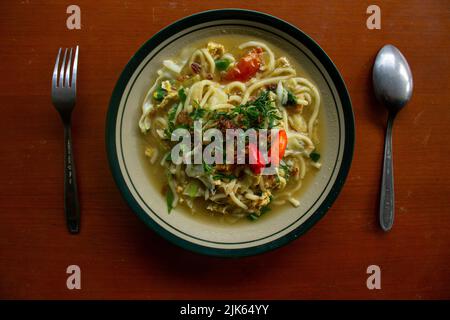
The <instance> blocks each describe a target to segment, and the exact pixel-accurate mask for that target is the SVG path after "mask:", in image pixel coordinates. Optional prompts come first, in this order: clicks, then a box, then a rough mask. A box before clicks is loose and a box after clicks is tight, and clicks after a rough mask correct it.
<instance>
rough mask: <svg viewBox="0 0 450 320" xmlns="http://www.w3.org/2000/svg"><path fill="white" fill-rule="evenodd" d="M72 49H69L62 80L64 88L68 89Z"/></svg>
mask: <svg viewBox="0 0 450 320" xmlns="http://www.w3.org/2000/svg"><path fill="white" fill-rule="evenodd" d="M71 64H72V48H70V51H69V61H68V62H67V68H66V76H65V79H64V86H66V87H70V68H71V67H72V65H71Z"/></svg>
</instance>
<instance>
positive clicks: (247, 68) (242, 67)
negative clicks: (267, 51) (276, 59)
mask: <svg viewBox="0 0 450 320" xmlns="http://www.w3.org/2000/svg"><path fill="white" fill-rule="evenodd" d="M262 52H263V50H262V49H261V48H254V49H252V50H250V51H249V52H248V53H247V54H246V55H245V56H243V57H242V58H241V59H240V60H239V61H238V62H237V63H236V65H235V66H234V67H233V68H232V69H230V70H229V71H228V72H227V74H226V75H225V80H228V81H235V80H238V81H243V82H245V81H247V80H249V79H250V78H251V77H253V76H254V75H255V74H256V73H257V72H258V70H259V68H260V67H261V63H262V59H261V53H262Z"/></svg>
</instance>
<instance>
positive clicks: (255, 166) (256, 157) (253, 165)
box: [248, 143, 266, 174]
mask: <svg viewBox="0 0 450 320" xmlns="http://www.w3.org/2000/svg"><path fill="white" fill-rule="evenodd" d="M248 159H249V163H250V169H251V170H252V172H253V173H254V174H260V173H261V170H262V169H263V168H264V167H265V166H266V164H265V163H264V158H263V156H262V153H261V151H259V149H258V146H257V145H255V144H253V143H250V144H249V145H248Z"/></svg>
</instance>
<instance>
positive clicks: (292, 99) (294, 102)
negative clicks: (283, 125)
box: [285, 90, 297, 106]
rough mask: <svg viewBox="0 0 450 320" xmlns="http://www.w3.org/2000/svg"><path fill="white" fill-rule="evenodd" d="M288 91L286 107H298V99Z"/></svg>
mask: <svg viewBox="0 0 450 320" xmlns="http://www.w3.org/2000/svg"><path fill="white" fill-rule="evenodd" d="M286 91H287V101H286V103H285V106H296V105H297V97H296V96H294V95H293V94H292V92H290V91H289V90H286Z"/></svg>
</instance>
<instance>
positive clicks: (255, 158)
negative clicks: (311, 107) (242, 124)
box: [248, 130, 288, 174]
mask: <svg viewBox="0 0 450 320" xmlns="http://www.w3.org/2000/svg"><path fill="white" fill-rule="evenodd" d="M287 141H288V138H287V134H286V131H285V130H279V131H278V135H277V138H276V139H275V140H274V141H272V145H271V147H270V150H269V152H268V156H269V159H270V160H269V161H270V163H273V164H274V165H275V166H278V165H279V164H280V161H281V159H283V157H284V153H285V152H286V146H287ZM277 149H278V152H276V151H277ZM272 155H273V156H272ZM248 158H249V163H250V169H251V170H252V172H253V173H255V174H260V173H261V171H262V169H263V168H264V167H265V166H266V162H265V161H264V157H263V155H262V153H261V151H260V150H259V148H258V146H257V145H255V144H252V143H251V144H249V145H248Z"/></svg>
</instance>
